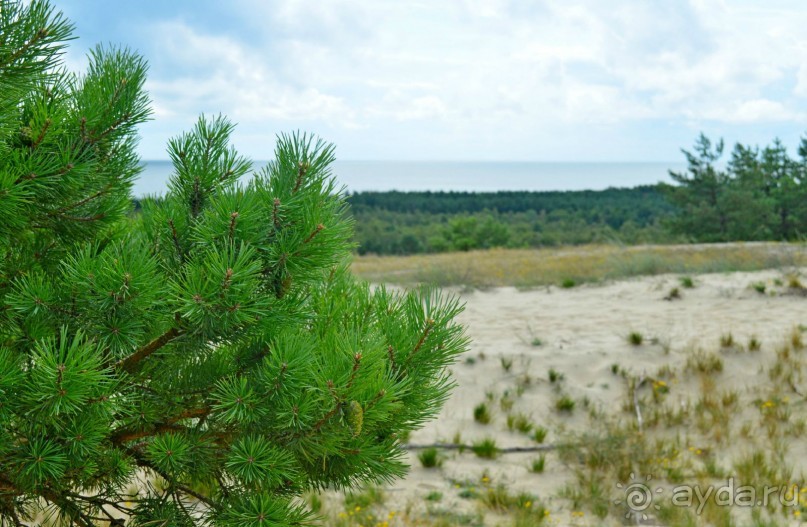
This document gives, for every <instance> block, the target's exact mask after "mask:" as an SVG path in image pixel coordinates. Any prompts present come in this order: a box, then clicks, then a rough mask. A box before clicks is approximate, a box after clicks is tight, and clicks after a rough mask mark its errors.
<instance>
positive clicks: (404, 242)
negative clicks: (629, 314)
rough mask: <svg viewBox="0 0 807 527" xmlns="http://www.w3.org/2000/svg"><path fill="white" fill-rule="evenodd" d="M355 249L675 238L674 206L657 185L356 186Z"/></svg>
mask: <svg viewBox="0 0 807 527" xmlns="http://www.w3.org/2000/svg"><path fill="white" fill-rule="evenodd" d="M348 201H349V202H350V204H351V211H352V213H353V215H354V217H355V219H356V237H355V240H356V242H357V243H358V252H359V253H360V254H364V253H376V254H413V253H419V252H442V251H467V250H471V249H485V248H490V247H541V246H555V245H569V244H583V243H594V242H613V241H619V242H622V243H628V244H635V243H651V242H655V243H659V242H665V241H672V240H673V235H671V234H670V232H669V230H668V229H666V228H665V227H664V220H665V219H667V218H669V217H671V215H672V214H673V212H674V208H673V205H672V204H671V203H670V201H669V200H668V199H667V198H666V197H665V195H664V194H663V192H662V191H661V190H660V188H659V187H658V186H655V185H649V186H640V187H636V188H630V189H616V188H610V189H607V190H602V191H593V190H589V191H568V192H557V191H555V192H490V193H469V192H358V193H355V194H352V195H350V196H349V198H348Z"/></svg>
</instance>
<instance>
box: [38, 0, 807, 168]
mask: <svg viewBox="0 0 807 527" xmlns="http://www.w3.org/2000/svg"><path fill="white" fill-rule="evenodd" d="M53 1H54V5H55V6H56V7H57V8H58V9H61V10H62V11H63V12H64V13H65V14H66V15H67V16H68V18H70V19H71V20H72V21H73V22H74V24H75V25H76V31H75V34H76V36H78V37H79V38H78V39H77V40H75V41H73V42H72V43H71V46H70V48H69V51H68V53H67V55H66V62H67V65H68V67H70V68H71V69H73V70H75V71H81V70H83V69H84V68H85V67H86V63H87V60H86V53H87V50H89V49H91V48H92V47H94V46H95V45H96V44H97V43H104V44H110V43H111V44H120V45H125V46H128V47H130V48H132V49H134V50H137V51H138V52H139V53H141V54H142V55H143V56H144V57H145V58H146V60H147V61H148V63H149V65H150V70H149V80H148V81H147V84H146V89H147V90H148V92H149V94H150V96H151V98H152V101H153V111H154V113H153V116H152V117H153V119H152V120H151V121H150V122H149V123H147V124H145V125H143V126H142V127H141V135H142V138H141V143H140V154H141V156H142V157H143V158H144V159H166V158H167V154H166V153H165V145H166V143H167V141H168V139H169V138H171V137H173V136H175V135H177V134H179V133H181V132H183V131H186V130H188V129H190V127H192V126H193V124H194V122H195V121H196V119H197V118H198V116H199V115H200V114H201V113H205V114H219V113H222V114H224V115H226V116H228V117H229V118H230V119H231V120H232V121H233V122H235V123H237V124H238V126H237V128H236V132H235V134H234V137H233V142H234V144H235V145H236V147H237V148H238V150H239V151H240V152H242V153H244V154H246V155H248V156H250V157H251V158H253V159H267V158H269V157H271V154H272V151H273V148H274V143H275V137H276V135H277V134H278V133H280V132H287V131H293V130H303V131H308V132H312V133H315V134H317V135H319V136H321V137H323V138H324V139H326V140H327V141H330V142H333V143H335V144H336V145H337V155H338V156H339V157H340V158H341V159H372V160H467V161H552V162H557V161H561V162H566V161H577V162H602V161H612V162H626V161H628V162H629V161H642V162H648V161H650V162H670V161H683V156H682V154H681V152H680V149H681V148H688V147H690V146H691V145H692V144H693V143H694V140H695V139H696V137H697V135H698V134H699V133H700V132H703V133H705V134H706V135H707V136H710V137H712V138H719V137H722V138H724V139H725V141H726V142H727V144H729V145H731V144H733V143H735V142H742V143H744V144H752V145H755V144H758V145H766V144H769V143H770V142H771V141H772V140H773V139H774V138H775V137H779V138H781V139H782V140H783V141H784V143H785V144H786V145H788V146H789V147H790V148H791V149H793V148H794V147H795V145H796V144H797V143H798V142H799V140H800V138H801V136H802V135H803V134H804V133H805V132H806V131H807V31H805V29H804V28H806V27H807V2H804V1H803V0H792V1H790V0H789V1H785V0H766V1H764V2H763V1H751V0H690V1H684V0H607V1H606V0H544V1H532V0H425V1H420V0H412V1H407V0H321V1H318V2H311V1H309V2H304V1H302V0H228V1H226V2H223V1H220V0H159V1H157V0H115V1H110V0H61V1H60V0H53Z"/></svg>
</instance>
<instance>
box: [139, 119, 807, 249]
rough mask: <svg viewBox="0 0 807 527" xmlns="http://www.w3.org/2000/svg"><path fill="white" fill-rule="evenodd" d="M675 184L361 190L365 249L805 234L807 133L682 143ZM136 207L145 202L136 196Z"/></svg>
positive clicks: (356, 202)
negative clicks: (729, 144)
mask: <svg viewBox="0 0 807 527" xmlns="http://www.w3.org/2000/svg"><path fill="white" fill-rule="evenodd" d="M682 152H683V153H684V155H685V156H686V160H687V164H688V167H687V170H686V171H684V172H671V173H670V176H671V178H672V180H673V182H674V183H673V184H667V183H659V184H657V185H645V186H639V187H635V188H609V189H607V190H601V191H593V190H587V191H567V192H557V191H553V192H481V193H473V192H396V191H391V192H357V193H354V194H350V195H349V196H348V201H349V202H350V205H351V207H350V210H351V213H352V214H353V216H354V218H355V220H356V228H355V237H354V241H355V242H356V246H357V249H356V250H357V251H358V252H359V253H360V254H365V253H375V254H415V253H423V252H443V251H468V250H472V249H486V248H491V247H513V248H521V247H547V246H557V245H578V244H586V243H603V242H606V243H608V242H617V243H624V244H641V243H673V242H728V241H785V240H797V239H802V238H803V237H804V235H805V234H807V138H805V139H803V140H802V141H801V144H800V145H799V148H798V151H797V156H796V157H791V156H790V155H789V153H788V152H787V149H786V148H785V147H784V145H783V144H782V143H781V141H779V140H776V141H774V142H773V143H772V144H771V145H769V146H766V147H764V148H758V147H751V146H746V145H742V144H737V145H735V146H734V148H733V150H732V151H731V153H730V154H729V155H728V156H727V159H724V158H723V154H724V143H723V141H722V140H721V141H717V142H716V143H713V142H712V141H710V140H709V139H708V138H707V137H706V136H704V135H703V134H701V135H700V137H699V138H698V139H697V141H696V142H695V146H694V148H693V150H692V151H688V150H682ZM135 204H136V206H137V205H139V203H138V202H137V201H135Z"/></svg>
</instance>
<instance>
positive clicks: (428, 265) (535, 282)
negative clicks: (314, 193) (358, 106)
mask: <svg viewBox="0 0 807 527" xmlns="http://www.w3.org/2000/svg"><path fill="white" fill-rule="evenodd" d="M801 265H807V254H806V253H805V251H803V249H802V247H801V246H800V245H798V244H789V243H750V244H729V245H720V244H715V245H683V246H664V245H658V246H635V247H627V248H626V247H620V246H617V245H586V246H579V247H567V248H564V249H562V250H559V249H530V250H528V249H491V250H487V251H470V252H460V253H451V254H428V255H416V256H374V255H366V256H356V257H354V260H353V264H352V269H353V272H354V273H355V274H357V275H359V276H361V277H362V278H365V279H367V280H369V281H371V282H386V283H394V284H402V285H412V284H416V283H431V284H436V285H440V286H463V287H470V288H487V287H498V286H515V287H539V286H557V285H558V284H561V283H563V281H564V280H568V279H573V280H574V281H575V283H576V284H582V283H591V282H594V283H596V282H603V281H606V280H614V279H619V278H628V277H633V276H648V275H659V274H666V273H675V274H678V273H689V274H697V273H717V272H733V271H758V270H760V269H773V268H791V267H797V266H801ZM570 274H573V278H570V276H569V275H570ZM754 288H756V289H757V290H758V291H760V292H761V293H764V292H765V290H766V285H765V284H764V283H761V284H754Z"/></svg>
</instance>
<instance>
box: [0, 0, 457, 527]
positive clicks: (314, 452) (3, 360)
mask: <svg viewBox="0 0 807 527" xmlns="http://www.w3.org/2000/svg"><path fill="white" fill-rule="evenodd" d="M70 32H71V26H70V24H69V23H68V22H67V21H66V20H65V19H64V18H63V17H62V16H61V15H60V14H59V13H57V12H56V11H54V9H53V8H52V7H51V6H50V5H49V4H48V3H47V2H43V1H39V0H33V1H31V2H27V1H22V0H20V1H16V0H0V210H2V213H3V219H2V221H0V524H2V525H23V522H25V521H27V520H29V519H30V518H31V517H33V516H34V515H35V514H37V513H39V512H41V509H42V508H43V507H44V512H45V513H46V514H55V515H58V516H60V517H61V518H62V519H63V520H64V522H65V523H67V524H71V525H80V526H89V525H96V524H108V525H119V524H120V522H118V521H117V520H113V518H118V517H128V518H129V520H127V521H128V524H130V525H138V526H146V525H172V526H191V525H202V524H205V525H210V524H212V525H220V526H233V527H235V526H255V527H258V526H265V527H268V526H287V525H304V524H310V523H312V521H313V515H312V514H311V513H310V511H308V510H306V509H305V507H304V506H302V505H301V504H300V502H299V501H298V500H295V497H296V496H299V495H300V494H301V493H302V492H304V491H307V490H310V489H321V488H324V487H328V488H346V487H350V486H353V485H356V484H360V483H370V482H385V481H389V480H391V479H393V478H396V477H400V476H401V475H402V474H403V473H404V471H405V469H406V467H405V464H404V462H403V457H404V452H403V450H402V444H401V441H402V439H401V438H402V437H404V436H405V434H406V433H407V432H408V431H410V430H412V429H414V428H417V427H419V426H420V425H422V424H423V423H424V422H425V421H426V420H428V419H430V418H433V417H434V416H435V415H436V414H437V412H438V411H439V409H440V407H441V404H442V403H443V401H444V400H445V398H446V397H447V395H448V393H449V388H450V387H451V379H450V377H449V376H448V373H447V370H446V368H447V366H448V365H449V364H451V363H452V362H453V361H454V359H455V358H456V356H457V355H458V354H459V353H460V352H462V351H463V350H464V349H465V347H466V339H465V337H464V336H463V331H462V328H461V327H460V326H458V325H457V324H456V323H455V322H454V318H455V316H456V315H457V313H458V312H459V311H460V309H461V308H460V306H459V305H458V303H457V302H456V301H455V300H453V299H447V298H444V297H442V296H441V295H439V294H438V293H437V292H435V291H431V290H417V291H414V292H411V293H393V292H389V291H387V290H386V289H384V288H383V287H382V288H375V289H372V290H371V289H370V288H369V287H368V286H367V285H366V284H363V283H360V282H357V281H356V280H355V279H353V278H352V277H351V275H350V273H349V272H348V271H347V269H346V266H345V264H344V262H345V260H346V258H347V256H348V254H349V252H350V248H351V244H350V243H349V239H350V236H351V229H352V225H351V222H350V221H349V219H348V218H347V216H346V205H345V201H344V195H343V192H342V191H341V190H340V188H339V187H338V186H337V185H336V183H335V182H334V180H333V178H332V177H331V172H330V165H331V163H332V161H333V159H334V150H333V147H332V146H331V145H329V144H326V143H324V142H322V141H320V140H316V139H314V138H312V137H310V136H307V135H304V134H292V135H283V136H281V137H280V138H279V140H278V144H277V148H276V150H275V156H274V161H273V162H271V163H270V164H269V165H268V166H267V167H266V168H264V169H263V170H262V171H260V172H259V173H258V174H256V175H255V177H254V178H253V180H252V181H251V182H250V183H248V184H246V185H242V184H239V182H238V178H239V177H240V176H242V175H244V174H247V173H249V172H250V171H251V164H250V162H249V161H248V160H247V159H245V158H244V157H242V156H240V155H238V154H237V152H236V151H235V150H234V149H233V148H232V147H231V146H230V144H229V138H230V135H231V132H232V128H233V127H232V125H231V124H230V123H229V122H228V121H227V120H226V119H224V118H222V117H216V118H201V119H200V120H199V121H198V123H197V125H196V126H195V127H194V128H193V130H191V131H190V132H188V133H184V134H181V135H179V136H178V137H177V138H176V139H174V140H172V141H171V143H170V145H169V153H170V156H171V158H172V161H173V164H174V174H173V176H172V177H171V181H170V184H169V188H170V190H169V192H168V194H167V195H166V196H165V197H164V198H162V199H159V200H156V199H152V200H146V201H145V202H144V204H143V210H142V213H141V214H139V215H137V216H134V217H130V215H131V213H132V208H131V196H130V187H131V184H132V181H133V180H134V178H135V177H136V175H137V173H138V171H139V164H138V158H137V156H136V152H135V145H136V139H137V136H136V126H137V125H138V124H139V123H141V122H143V121H144V120H145V119H146V118H147V117H148V116H149V102H148V99H147V97H146V95H145V93H144V92H143V89H142V88H143V83H144V80H145V75H146V65H145V63H144V61H143V60H142V58H141V57H139V56H137V55H136V54H134V53H132V52H130V51H128V50H126V49H120V48H96V49H95V51H93V52H92V53H91V57H90V67H89V70H88V72H87V73H86V74H84V75H80V76H76V75H71V74H68V73H67V72H65V71H64V69H63V68H62V66H61V62H60V55H59V53H60V51H61V49H62V46H63V43H64V42H65V40H66V39H68V38H70ZM133 484H140V485H139V487H136V488H138V490H137V492H136V493H134V494H133V493H132V492H131V491H130V490H129V489H130V488H131V486H132V485H133Z"/></svg>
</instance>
